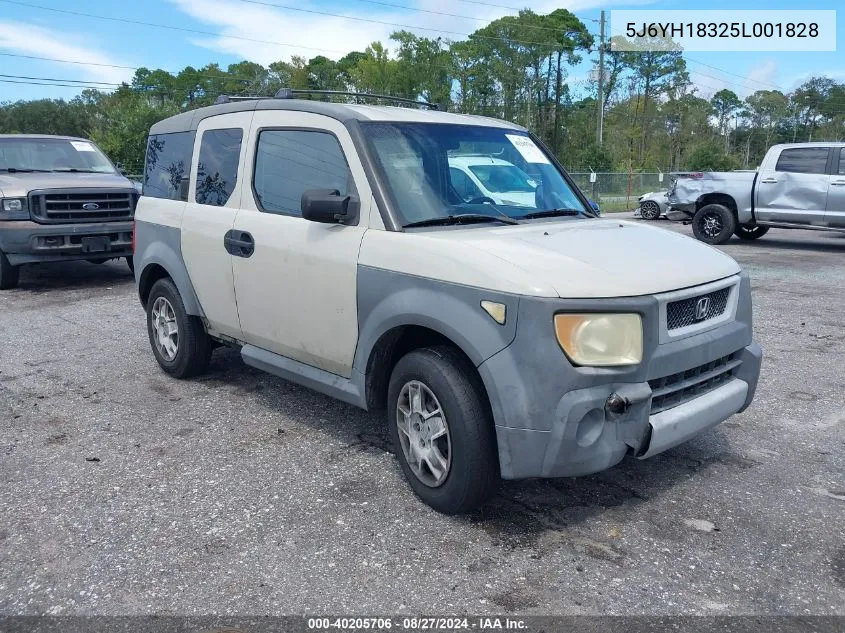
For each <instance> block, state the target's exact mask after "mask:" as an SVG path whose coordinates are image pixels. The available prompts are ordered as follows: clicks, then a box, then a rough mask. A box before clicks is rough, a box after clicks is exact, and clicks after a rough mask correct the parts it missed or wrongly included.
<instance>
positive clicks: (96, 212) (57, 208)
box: [29, 189, 137, 224]
mask: <svg viewBox="0 0 845 633" xmlns="http://www.w3.org/2000/svg"><path fill="white" fill-rule="evenodd" d="M136 200H137V195H136V194H135V191H134V190H132V189H129V190H122V189H67V190H56V189H50V190H45V191H36V192H33V193H31V194H30V196H29V209H30V214H31V215H32V219H33V220H35V221H36V222H40V223H41V224H67V223H73V222H116V221H120V220H131V219H132V216H133V215H134V213H135V203H136ZM94 207H96V208H94Z"/></svg>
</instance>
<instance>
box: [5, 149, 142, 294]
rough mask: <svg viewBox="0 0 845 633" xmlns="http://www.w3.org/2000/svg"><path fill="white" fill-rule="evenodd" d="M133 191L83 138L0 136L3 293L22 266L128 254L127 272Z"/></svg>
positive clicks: (135, 197) (135, 193)
mask: <svg viewBox="0 0 845 633" xmlns="http://www.w3.org/2000/svg"><path fill="white" fill-rule="evenodd" d="M138 195H139V194H138V191H136V189H135V186H134V185H133V184H132V182H131V181H129V180H128V179H127V178H126V177H125V176H123V175H122V174H121V173H120V170H119V169H118V168H117V167H115V165H114V164H112V162H111V161H110V160H109V159H108V158H106V156H105V154H103V153H102V152H101V151H100V149H99V148H98V147H97V146H96V145H94V144H93V143H92V142H91V141H89V140H87V139H83V138H76V137H70V136H47V135H42V134H0V290H7V289H10V288H14V287H15V286H17V284H18V279H19V274H20V267H21V266H22V265H24V264H33V263H38V262H65V261H71V260H80V259H81V260H87V261H89V262H91V263H94V264H101V263H103V262H105V261H107V260H109V259H116V258H120V257H125V258H126V261H127V263H128V264H129V267H130V269H131V268H132V218H133V215H134V213H135V204H136V202H137V201H138Z"/></svg>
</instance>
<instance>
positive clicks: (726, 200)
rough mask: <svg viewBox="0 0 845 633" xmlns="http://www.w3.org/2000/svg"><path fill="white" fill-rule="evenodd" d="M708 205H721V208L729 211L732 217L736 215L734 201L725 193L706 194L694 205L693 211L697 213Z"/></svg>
mask: <svg viewBox="0 0 845 633" xmlns="http://www.w3.org/2000/svg"><path fill="white" fill-rule="evenodd" d="M708 204H721V205H722V206H723V207H727V208H728V209H730V210H731V213H733V214H734V217H736V215H737V210H736V200H734V199H733V198H732V197H731V196H729V195H728V194H726V193H708V194H706V195H703V196H701V197H700V198H699V199H698V202H697V203H696V205H695V210H696V211H698V210H699V209H700V208H701V207H703V206H706V205H708Z"/></svg>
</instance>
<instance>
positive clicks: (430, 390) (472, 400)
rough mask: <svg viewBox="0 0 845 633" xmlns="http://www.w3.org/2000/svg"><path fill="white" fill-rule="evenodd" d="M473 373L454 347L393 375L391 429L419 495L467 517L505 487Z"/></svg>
mask: <svg viewBox="0 0 845 633" xmlns="http://www.w3.org/2000/svg"><path fill="white" fill-rule="evenodd" d="M483 389H484V388H483V386H482V384H481V380H480V379H479V378H478V375H477V374H476V373H475V370H474V368H473V367H472V366H471V365H470V364H469V363H468V362H467V361H466V360H465V359H464V358H463V357H462V356H461V355H460V354H459V353H458V352H457V351H455V350H454V349H452V348H450V347H430V348H425V349H419V350H414V351H412V352H410V353H408V354H407V355H406V356H404V357H402V358H401V359H400V360H399V362H398V363H397V364H396V367H395V368H394V369H393V373H392V375H391V377H390V385H389V387H388V407H387V410H388V424H389V426H390V435H391V438H392V440H393V446H394V452H395V454H396V458H397V459H398V460H399V463H400V465H401V467H402V471H403V473H404V474H405V478H406V479H407V480H408V483H410V485H411V488H413V490H414V492H415V493H416V494H417V496H418V497H419V498H420V499H422V500H423V501H424V502H425V503H427V504H428V505H430V506H431V507H432V508H434V509H435V510H437V511H439V512H443V513H445V514H458V513H462V512H468V511H469V510H472V509H473V508H476V507H478V506H479V505H481V504H482V503H484V502H485V501H486V500H487V499H489V498H490V497H491V496H492V495H493V493H494V492H495V491H496V489H497V488H498V485H499V481H500V477H499V469H498V457H497V455H496V448H495V438H494V434H493V433H494V431H493V420H492V414H491V412H490V407H489V404H488V403H487V399H486V397H485V395H484V392H483Z"/></svg>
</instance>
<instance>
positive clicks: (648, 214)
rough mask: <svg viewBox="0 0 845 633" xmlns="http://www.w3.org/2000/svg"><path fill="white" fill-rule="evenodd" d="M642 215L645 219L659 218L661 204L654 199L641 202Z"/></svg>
mask: <svg viewBox="0 0 845 633" xmlns="http://www.w3.org/2000/svg"><path fill="white" fill-rule="evenodd" d="M640 215H641V216H642V218H643V220H659V219H660V205H659V204H657V203H656V202H655V201H654V200H645V201H643V202H641V203H640Z"/></svg>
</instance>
